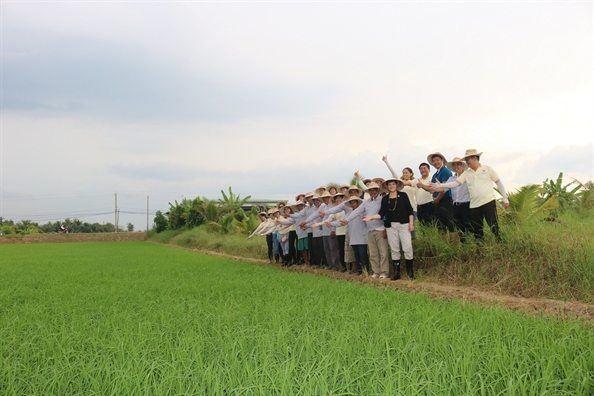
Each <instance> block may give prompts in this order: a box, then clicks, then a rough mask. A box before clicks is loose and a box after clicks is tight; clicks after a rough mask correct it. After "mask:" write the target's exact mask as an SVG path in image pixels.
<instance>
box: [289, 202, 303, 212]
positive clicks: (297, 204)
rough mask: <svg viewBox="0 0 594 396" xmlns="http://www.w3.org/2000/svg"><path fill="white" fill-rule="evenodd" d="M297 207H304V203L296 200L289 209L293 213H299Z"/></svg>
mask: <svg viewBox="0 0 594 396" xmlns="http://www.w3.org/2000/svg"><path fill="white" fill-rule="evenodd" d="M299 205H305V202H303V201H302V200H298V201H297V202H295V203H294V204H293V205H291V208H293V212H298V211H299V208H298V207H297V206H299Z"/></svg>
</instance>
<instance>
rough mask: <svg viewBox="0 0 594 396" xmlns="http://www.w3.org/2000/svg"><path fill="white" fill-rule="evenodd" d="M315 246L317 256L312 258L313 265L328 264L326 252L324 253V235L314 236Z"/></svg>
mask: <svg viewBox="0 0 594 396" xmlns="http://www.w3.org/2000/svg"><path fill="white" fill-rule="evenodd" d="M313 247H314V251H315V252H316V254H315V257H314V258H313V259H312V261H311V264H312V265H328V262H327V261H326V254H325V253H324V237H314V238H313Z"/></svg>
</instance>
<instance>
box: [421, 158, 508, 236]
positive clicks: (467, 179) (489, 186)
mask: <svg viewBox="0 0 594 396" xmlns="http://www.w3.org/2000/svg"><path fill="white" fill-rule="evenodd" d="M482 154H483V153H482V152H480V153H479V152H477V151H476V150H475V149H468V150H466V153H465V155H464V157H463V158H462V159H463V160H464V161H465V162H466V164H467V165H468V168H469V169H467V170H466V171H465V172H464V173H462V175H460V176H459V177H458V179H457V180H456V181H452V182H448V183H441V184H438V183H431V188H432V189H433V190H434V191H436V190H437V189H438V188H456V187H458V186H461V185H462V184H464V183H466V184H467V185H468V193H469V195H470V221H471V224H472V232H473V233H474V238H475V239H476V241H477V242H478V243H482V242H483V239H484V233H483V220H485V221H487V224H488V225H489V227H490V228H491V231H492V232H493V234H494V235H495V236H496V237H497V239H498V240H499V241H500V242H502V241H503V238H502V235H501V233H500V231H499V224H498V219H497V206H496V204H495V191H494V190H493V183H495V184H496V185H497V187H498V188H499V192H500V193H501V196H502V197H503V207H504V208H506V209H507V208H508V207H509V200H508V199H507V192H506V191H505V187H504V186H503V183H502V182H501V180H500V179H499V175H498V174H497V172H495V170H494V169H493V168H491V167H490V166H488V165H482V164H481V163H480V162H479V161H480V157H481V155H482Z"/></svg>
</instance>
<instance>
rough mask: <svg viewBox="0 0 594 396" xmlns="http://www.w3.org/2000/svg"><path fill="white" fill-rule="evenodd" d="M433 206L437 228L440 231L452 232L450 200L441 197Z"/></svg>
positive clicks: (452, 221) (452, 222) (452, 219)
mask: <svg viewBox="0 0 594 396" xmlns="http://www.w3.org/2000/svg"><path fill="white" fill-rule="evenodd" d="M434 206H435V219H436V220H437V227H438V228H439V229H440V230H442V231H445V230H448V231H449V232H454V217H453V214H452V198H450V197H443V198H442V199H441V200H440V201H439V203H438V204H437V205H434Z"/></svg>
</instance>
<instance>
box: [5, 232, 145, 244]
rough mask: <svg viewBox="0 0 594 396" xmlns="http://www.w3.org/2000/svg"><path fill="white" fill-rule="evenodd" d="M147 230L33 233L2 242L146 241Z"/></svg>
mask: <svg viewBox="0 0 594 396" xmlns="http://www.w3.org/2000/svg"><path fill="white" fill-rule="evenodd" d="M147 238H148V237H147V235H146V232H118V233H115V232H114V233H111V232H110V233H97V234H74V233H73V234H31V235H23V236H2V237H0V244H10V243H66V242H113V241H146V240H147Z"/></svg>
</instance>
